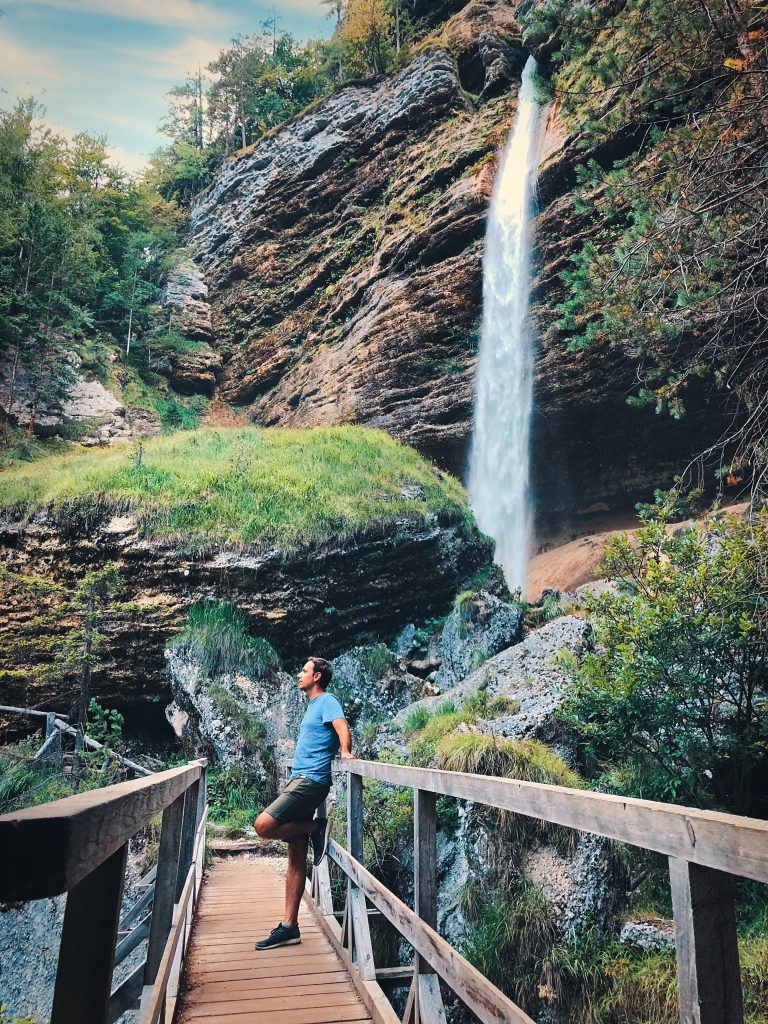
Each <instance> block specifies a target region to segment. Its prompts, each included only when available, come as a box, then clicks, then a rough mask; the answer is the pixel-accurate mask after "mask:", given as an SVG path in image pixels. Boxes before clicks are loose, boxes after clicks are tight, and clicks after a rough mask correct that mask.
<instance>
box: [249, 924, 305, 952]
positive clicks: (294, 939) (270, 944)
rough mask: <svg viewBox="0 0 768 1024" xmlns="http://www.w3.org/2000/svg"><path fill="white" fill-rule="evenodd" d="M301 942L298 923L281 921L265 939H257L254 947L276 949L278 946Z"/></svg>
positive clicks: (293, 944)
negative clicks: (288, 923)
mask: <svg viewBox="0 0 768 1024" xmlns="http://www.w3.org/2000/svg"><path fill="white" fill-rule="evenodd" d="M299 942H301V932H300V931H299V926H298V925H292V926H291V925H287V924H283V923H282V921H281V922H280V924H279V925H278V926H277V928H273V929H272V931H271V932H270V933H269V935H268V936H267V937H266V939H259V941H258V942H257V943H256V944H255V945H254V947H253V948H254V949H276V948H277V947H278V946H295V945H297V944H298V943H299Z"/></svg>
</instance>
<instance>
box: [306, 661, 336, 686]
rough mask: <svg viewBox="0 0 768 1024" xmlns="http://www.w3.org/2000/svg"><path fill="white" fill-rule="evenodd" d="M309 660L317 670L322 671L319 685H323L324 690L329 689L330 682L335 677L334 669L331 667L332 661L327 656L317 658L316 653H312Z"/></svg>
mask: <svg viewBox="0 0 768 1024" xmlns="http://www.w3.org/2000/svg"><path fill="white" fill-rule="evenodd" d="M307 661H311V662H312V664H313V665H314V666H315V672H319V673H320V678H319V680H318V682H317V685H318V686H322V688H323V689H324V690H327V689H328V684H329V683H330V681H331V679H332V678H333V669H332V668H331V665H330V662H327V661H326V660H325V658H316V657H315V656H314V654H310V656H309V657H308V658H307Z"/></svg>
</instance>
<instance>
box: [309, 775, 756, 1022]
mask: <svg viewBox="0 0 768 1024" xmlns="http://www.w3.org/2000/svg"><path fill="white" fill-rule="evenodd" d="M340 770H341V771H342V772H343V773H348V785H347V847H348V848H347V849H344V848H343V847H341V846H339V845H338V844H336V843H334V842H331V843H330V844H329V857H330V858H331V859H332V860H333V861H334V863H336V864H337V865H338V866H339V867H340V868H341V870H342V872H343V874H344V875H345V876H346V879H347V895H346V901H345V906H344V910H343V912H341V915H339V913H337V912H335V911H334V907H333V900H332V897H331V887H330V872H329V869H328V864H327V862H323V863H322V864H321V865H320V866H319V867H318V868H317V869H315V873H314V877H313V882H312V897H313V901H314V904H315V907H316V913H317V915H318V918H319V920H320V922H321V924H322V925H323V927H324V929H325V931H326V933H327V934H328V935H329V937H330V938H331V941H332V942H334V944H335V945H336V947H337V949H338V951H339V953H340V955H341V956H342V958H343V959H344V960H345V962H346V964H347V966H348V967H350V969H351V970H352V975H353V979H355V981H356V984H357V985H358V990H359V991H360V992H361V994H362V995H363V997H364V999H365V1000H366V1002H367V1003H368V1005H369V1008H370V1009H371V1011H372V1013H373V1016H374V1019H375V1020H377V1021H380V1022H389V1021H391V1019H392V1017H391V1010H389V1011H388V1009H387V1007H383V1006H382V1004H381V1002H380V1001H379V999H378V994H379V992H380V988H379V986H380V985H386V984H407V985H408V986H409V996H408V1004H407V1007H406V1012H405V1016H404V1018H403V1021H404V1024H444V1022H445V1011H444V1008H443V1003H442V998H441V995H440V989H439V986H438V984H437V977H438V976H439V977H440V978H442V979H443V981H444V982H445V983H446V984H447V985H448V986H449V988H450V989H452V991H453V992H455V993H456V995H457V996H458V997H459V998H460V999H461V1000H462V1001H463V1002H464V1003H465V1004H466V1005H467V1006H468V1007H469V1008H470V1009H471V1010H472V1012H473V1013H474V1014H475V1015H476V1016H477V1017H478V1019H479V1020H481V1021H482V1022H483V1024H501V1022H509V1024H532V1021H531V1018H530V1017H529V1016H528V1015H527V1014H526V1013H525V1012H524V1011H523V1010H522V1009H520V1007H518V1006H516V1005H515V1004H514V1003H513V1002H512V1001H511V1000H510V999H508V998H507V997H506V996H505V995H504V994H503V993H502V992H500V991H499V990H498V989H497V988H495V987H494V986H493V985H492V984H491V983H490V982H489V981H488V980H487V978H485V977H484V976H483V975H482V974H480V973H479V971H477V970H475V968H474V967H472V965H471V964H469V963H468V961H467V960H465V959H464V957H462V956H461V955H460V954H459V953H458V952H457V951H456V950H455V949H454V948H453V947H452V946H451V945H450V944H449V943H448V942H446V940H445V939H444V938H442V937H441V936H440V935H439V934H438V933H437V931H436V922H437V882H436V868H435V863H436V850H435V843H436V819H435V802H436V798H437V796H438V795H445V796H450V797H455V798H457V799H460V800H470V801H473V802H475V803H481V804H487V805H489V806H491V807H497V808H501V809H503V810H506V811H511V812H513V813H517V814H524V815H527V816H529V817H533V818H538V819H539V820H541V821H548V822H552V823H555V824H558V825H565V826H568V827H570V828H574V829H578V830H580V831H584V832H591V833H594V834H596V835H600V836H606V837H608V838H610V839H615V840H618V841H620V842H624V843H629V844H631V845H633V846H638V847H641V848H642V849H645V850H652V851H656V852H657V853H661V854H665V855H666V856H667V857H668V858H669V875H670V883H671V887H672V903H673V908H674V917H675V941H676V949H677V971H678V982H679V993H680V1021H681V1024H743V1019H744V1014H743V1008H742V991H741V979H740V975H739V953H738V944H737V938H736V917H735V909H734V886H733V879H734V876H735V875H740V876H742V877H744V878H751V879H755V880H757V881H759V882H768V822H765V821H759V820H757V819H753V818H742V817H738V816H736V815H730V814H720V813H716V812H712V811H700V810H695V809H693V808H689V807H677V806H674V805H670V804H663V803H656V802H653V801H649V800H634V799H629V798H624V797H617V796H610V795H607V794H603V793H593V792H585V791H583V790H578V789H566V788H564V787H561V786H549V785H541V784H538V783H534V782H520V781H517V780H513V779H499V778H494V777H491V776H484V775H469V774H464V773H461V772H444V771H436V770H433V769H429V768H412V767H408V766H403V765H391V764H385V763H382V762H373V761H359V760H354V761H342V762H341V763H340ZM364 778H368V779H377V780H379V781H381V782H385V783H390V784H392V785H395V786H405V787H410V788H411V789H413V799H414V903H415V905H414V908H413V909H411V908H410V907H408V906H407V905H406V904H405V903H403V902H402V901H401V900H400V899H398V898H397V897H396V896H395V895H394V894H393V893H392V892H390V891H389V890H388V889H387V888H386V887H385V886H384V885H383V884H382V883H381V882H380V881H378V879H376V878H375V877H374V876H373V875H372V874H371V873H370V872H369V871H367V870H366V869H365V868H364V867H363V865H362V863H361V861H362V859H363V831H362V829H363V779H364ZM366 900H367V901H370V903H371V904H372V905H373V907H374V908H376V909H375V911H374V912H378V913H380V914H382V915H383V916H384V917H385V918H386V919H387V920H388V921H389V922H390V923H391V924H392V925H394V927H395V928H396V929H397V931H398V932H399V934H400V935H401V936H403V938H405V939H406V940H407V941H408V942H409V943H410V944H411V945H412V946H413V948H414V950H415V963H414V965H413V968H406V969H403V968H396V969H386V968H385V969H383V970H382V969H378V970H377V968H376V965H375V964H374V962H373V954H372V950H371V940H370V933H369V926H368V916H369V914H370V913H371V911H370V910H369V909H368V908H367V904H366ZM337 916H341V919H342V921H341V925H338V924H337V923H336V918H337Z"/></svg>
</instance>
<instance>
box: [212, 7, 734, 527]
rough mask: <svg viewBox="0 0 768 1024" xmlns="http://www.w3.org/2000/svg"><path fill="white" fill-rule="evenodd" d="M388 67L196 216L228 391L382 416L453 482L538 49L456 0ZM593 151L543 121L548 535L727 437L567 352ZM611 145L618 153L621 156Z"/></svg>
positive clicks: (541, 424)
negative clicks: (506, 161) (520, 117)
mask: <svg viewBox="0 0 768 1024" xmlns="http://www.w3.org/2000/svg"><path fill="white" fill-rule="evenodd" d="M438 32H439V35H436V36H434V37H432V38H430V39H429V40H426V41H425V42H424V43H422V44H421V49H420V50H419V49H417V52H416V54H415V56H414V57H413V59H412V61H411V63H410V64H409V65H408V66H407V67H405V68H404V69H402V70H401V71H399V72H398V73H396V74H394V75H393V76H391V77H390V78H388V79H387V80H385V81H382V82H380V83H377V84H372V85H367V86H366V85H354V86H346V87H344V88H343V89H341V90H340V91H339V92H337V93H336V94H334V95H333V96H331V97H330V98H329V99H327V100H325V101H323V102H322V103H320V104H319V105H317V106H316V107H315V108H313V109H312V110H310V111H309V112H307V113H306V114H303V115H301V116H299V117H298V118H297V119H296V120H294V121H293V122H292V123H291V124H289V125H287V126H285V127H284V128H282V129H280V130H278V131H276V132H275V133H274V134H272V135H271V136H269V137H268V138H265V139H263V140H262V141H261V142H260V143H258V144H257V145H256V146H255V147H254V148H253V149H252V150H250V151H247V152H244V153H243V154H241V155H238V156H236V157H235V158H233V159H232V160H231V161H230V162H229V163H228V164H227V165H226V166H225V167H224V168H223V170H222V171H221V173H220V175H219V176H218V178H217V180H216V181H215V183H214V185H213V186H212V187H211V188H210V189H209V191H208V192H207V193H206V194H205V195H204V196H203V197H202V198H201V199H200V201H199V202H198V203H197V205H196V207H195V208H194V210H193V216H192V233H193V243H194V247H195V249H196V252H197V259H198V261H199V264H200V266H201V268H202V269H203V271H204V275H205V277H206V279H207V281H208V285H209V287H210V296H209V297H210V300H211V304H212V310H213V318H212V319H213V326H214V330H215V334H216V338H217V340H216V346H217V348H218V350H219V351H220V352H221V353H222V356H223V359H224V361H225V362H224V366H223V369H222V372H221V375H220V387H221V394H222V396H223V397H225V398H226V399H227V400H229V401H231V402H233V403H235V404H238V405H242V406H244V407H246V408H247V409H248V410H249V412H250V414H251V415H252V416H253V418H254V419H256V420H257V421H259V422H262V423H266V424H277V425H301V426H313V425H318V424H328V423H338V422H360V423H365V424H369V425H375V426H379V427H382V428H384V429H386V430H387V431H389V432H390V433H392V434H394V435H395V436H397V437H399V438H400V439H402V440H404V441H406V442H407V443H409V444H412V445H414V446H415V447H416V448H418V449H419V450H420V451H422V452H423V453H425V454H427V455H428V456H430V457H432V458H434V459H435V460H436V461H437V462H438V463H439V464H440V465H442V466H443V467H445V468H448V469H450V470H451V471H452V472H454V473H455V474H457V475H459V476H462V475H464V472H465V469H466V459H467V452H468V447H469V442H470V436H471V416H472V400H473V376H474V367H475V359H476V351H477V343H478V335H479V322H480V306H481V288H482V266H481V264H482V253H483V236H484V231H485V217H486V210H487V206H488V201H489V198H490V194H491V188H492V184H493V176H494V171H495V163H496V159H497V155H498V152H499V150H500V147H501V146H502V145H503V143H504V141H505V138H506V136H507V133H508V131H509V128H510V126H511V124H512V120H513V118H514V112H515V96H516V92H517V83H518V80H519V74H520V69H521V67H522V65H523V63H524V61H525V59H526V56H527V54H526V52H525V50H524V49H523V45H522V42H521V39H520V29H519V27H518V24H517V23H516V21H515V16H514V11H513V9H511V8H510V7H507V6H504V5H502V4H494V3H493V2H490V0H479V2H474V3H471V4H469V5H467V6H464V7H462V8H461V9H460V10H459V11H458V12H457V13H456V14H454V15H453V16H452V17H450V18H449V19H448V20H447V21H446V22H445V23H444V24H442V25H441V26H440V28H439V29H438ZM633 144H634V143H633V140H632V139H621V140H616V142H615V144H614V146H613V149H611V147H610V146H605V147H603V151H601V152H599V153H598V152H595V153H592V152H585V151H583V150H582V149H580V148H579V140H577V139H573V138H568V137H566V136H565V135H564V133H563V131H562V129H561V126H560V122H559V119H558V117H557V113H556V112H555V113H553V115H552V117H551V123H550V130H549V134H548V138H547V145H546V152H545V155H544V162H543V165H542V176H541V195H540V202H541V206H542V212H541V214H540V216H539V218H538V221H537V239H538V257H537V258H538V267H539V270H538V275H537V278H536V280H535V281H534V282H533V308H532V314H531V315H532V318H533V320H534V321H535V323H536V325H537V327H538V332H539V337H540V350H539V353H538V357H537V367H536V418H535V423H534V432H533V483H534V490H535V494H536V499H537V508H538V526H539V533H540V535H544V534H546V533H547V532H548V531H549V529H550V527H552V528H553V529H554V528H555V526H556V523H557V521H558V520H562V519H563V518H566V519H567V518H569V517H573V516H574V515H576V517H577V518H578V513H579V512H580V511H582V510H584V509H587V508H590V507H594V506H595V505H598V506H606V507H607V508H610V509H611V510H617V509H619V508H622V507H623V508H626V507H631V506H632V505H633V503H634V502H635V501H637V500H638V499H639V498H641V497H642V498H647V497H648V496H649V495H650V492H651V490H652V488H653V487H654V486H658V485H663V484H667V483H669V482H670V481H671V478H672V475H673V474H674V472H675V471H677V470H680V469H681V468H682V467H683V466H684V465H685V464H686V463H687V462H688V460H689V458H690V457H691V456H692V455H693V454H694V453H696V452H697V451H699V450H700V449H701V448H702V447H704V445H705V442H706V439H707V438H713V437H714V436H715V435H716V434H717V433H718V431H719V426H720V423H719V417H718V415H717V413H716V412H715V411H714V410H713V409H711V408H709V407H708V405H707V402H706V400H705V399H704V397H703V396H702V397H701V398H700V399H699V400H697V399H696V398H695V396H691V398H690V400H689V408H690V410H691V411H690V415H689V416H688V418H687V419H686V420H685V421H683V422H682V423H676V422H673V421H670V420H669V419H664V418H661V417H655V416H654V415H653V414H652V413H650V412H648V411H645V410H638V409H632V408H630V407H629V406H627V404H626V401H625V396H626V393H627V391H628V390H629V385H630V384H631V382H632V380H633V379H634V376H635V372H636V371H635V367H634V365H633V364H632V362H631V360H628V359H626V358H624V357H621V356H620V355H618V354H613V353H605V352H603V351H601V352H597V353H585V352H582V353H578V354H569V353H568V352H567V338H564V337H563V336H562V334H561V332H560V331H559V330H558V328H557V326H556V324H557V320H558V319H559V314H558V312H557V309H556V306H557V304H558V303H559V302H560V301H561V300H562V298H563V292H562V283H561V281H560V277H559V274H560V272H561V271H562V270H563V269H564V268H567V267H568V265H569V257H570V256H571V254H572V253H573V252H575V251H577V250H578V249H579V248H580V247H581V245H582V243H583V241H584V238H585V237H586V236H587V235H588V233H589V231H590V230H593V229H594V227H593V226H591V225H590V224H589V222H588V221H585V220H584V218H580V217H579V216H578V215H577V214H576V211H575V209H574V205H573V198H572V190H573V186H574V182H575V168H576V165H577V164H579V163H580V162H583V161H584V160H585V159H588V158H590V157H594V158H596V159H599V160H603V161H610V160H611V159H614V158H615V157H616V156H623V155H626V154H627V153H629V152H631V151H632V146H633ZM614 150H615V151H614Z"/></svg>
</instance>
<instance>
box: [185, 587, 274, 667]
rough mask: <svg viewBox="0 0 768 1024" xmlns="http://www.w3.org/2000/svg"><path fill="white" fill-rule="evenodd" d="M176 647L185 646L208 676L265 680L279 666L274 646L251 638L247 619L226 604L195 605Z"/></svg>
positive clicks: (209, 602) (201, 602)
mask: <svg viewBox="0 0 768 1024" xmlns="http://www.w3.org/2000/svg"><path fill="white" fill-rule="evenodd" d="M172 645H173V646H174V647H175V646H177V645H180V646H184V647H185V648H186V649H187V650H188V651H189V653H190V654H191V655H192V656H193V657H194V658H196V660H197V661H198V662H199V664H200V668H201V669H202V671H203V672H204V673H205V674H206V675H208V676H215V675H222V674H225V673H235V672H244V673H250V674H252V675H255V676H261V675H263V674H264V672H265V671H266V670H267V669H268V668H276V667H277V666H278V665H279V658H278V656H277V653H276V651H275V649H274V648H273V647H272V645H271V644H270V643H268V642H267V641H266V640H263V639H262V638H261V637H257V636H250V635H249V633H248V625H247V622H246V619H245V615H244V614H243V613H242V612H241V611H240V609H239V608H236V607H235V606H234V605H232V604H229V603H227V602H226V601H198V602H196V603H195V604H193V605H192V606H191V608H190V609H189V611H188V612H187V622H186V625H185V627H184V629H183V631H182V632H181V633H180V634H179V636H178V637H177V638H176V640H175V641H173V644H172Z"/></svg>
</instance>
